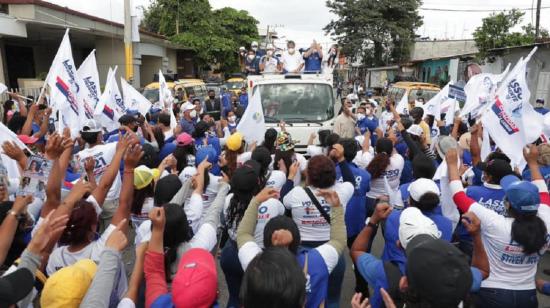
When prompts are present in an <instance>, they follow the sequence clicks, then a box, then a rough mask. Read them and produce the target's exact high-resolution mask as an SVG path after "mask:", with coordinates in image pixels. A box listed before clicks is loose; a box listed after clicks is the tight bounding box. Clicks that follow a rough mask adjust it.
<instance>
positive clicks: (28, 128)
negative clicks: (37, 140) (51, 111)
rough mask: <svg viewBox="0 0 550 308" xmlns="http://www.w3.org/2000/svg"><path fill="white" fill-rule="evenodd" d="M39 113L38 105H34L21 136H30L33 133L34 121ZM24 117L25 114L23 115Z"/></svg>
mask: <svg viewBox="0 0 550 308" xmlns="http://www.w3.org/2000/svg"><path fill="white" fill-rule="evenodd" d="M37 112H38V105H36V104H32V105H31V108H30V110H29V113H28V115H27V119H26V120H25V124H23V128H21V134H22V135H27V136H30V135H31V133H32V121H33V120H34V116H35V114H36V113H37ZM21 115H23V114H21Z"/></svg>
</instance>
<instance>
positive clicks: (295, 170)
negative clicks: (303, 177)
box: [283, 161, 300, 179]
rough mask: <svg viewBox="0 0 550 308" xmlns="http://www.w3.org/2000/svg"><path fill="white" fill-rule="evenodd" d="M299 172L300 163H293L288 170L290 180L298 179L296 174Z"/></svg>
mask: <svg viewBox="0 0 550 308" xmlns="http://www.w3.org/2000/svg"><path fill="white" fill-rule="evenodd" d="M283 165H284V164H283ZM285 168H286V166H285ZM299 170H300V163H299V162H298V161H295V162H293V163H292V165H290V168H289V169H288V178H289V179H294V177H296V174H297V173H298V171H299Z"/></svg>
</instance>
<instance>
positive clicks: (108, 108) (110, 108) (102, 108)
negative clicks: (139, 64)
mask: <svg viewBox="0 0 550 308" xmlns="http://www.w3.org/2000/svg"><path fill="white" fill-rule="evenodd" d="M116 70H117V67H115V69H114V70H109V75H108V76H107V83H106V84H105V90H104V91H103V94H101V97H100V98H99V102H98V103H97V105H96V108H95V112H94V114H95V116H96V120H98V121H99V122H100V123H101V125H102V126H103V127H105V128H106V129H107V130H108V131H113V130H115V129H117V128H118V119H119V118H120V117H121V116H122V115H123V114H124V113H123V112H122V113H121V112H120V110H121V108H120V107H119V104H122V105H124V103H123V102H122V96H121V95H120V91H119V90H118V86H117V84H116V80H115V74H116ZM117 100H120V102H119V103H117ZM124 111H125V109H124Z"/></svg>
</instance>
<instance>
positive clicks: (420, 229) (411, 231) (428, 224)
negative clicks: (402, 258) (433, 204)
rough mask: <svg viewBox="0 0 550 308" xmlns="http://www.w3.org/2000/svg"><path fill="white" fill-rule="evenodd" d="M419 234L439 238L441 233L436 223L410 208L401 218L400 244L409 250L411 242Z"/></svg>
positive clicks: (417, 210) (414, 208)
mask: <svg viewBox="0 0 550 308" xmlns="http://www.w3.org/2000/svg"><path fill="white" fill-rule="evenodd" d="M419 234H426V235H429V236H431V237H432V238H439V237H440V236H441V232H440V231H439V229H437V226H436V225H435V223H434V222H433V221H432V220H431V219H429V218H428V217H426V216H424V214H422V212H421V211H420V210H419V209H418V208H416V207H408V208H406V209H404V210H403V212H402V213H401V216H400V217H399V242H400V243H401V246H403V248H405V249H407V246H408V244H409V242H410V241H411V240H412V239H413V238H414V237H415V236H417V235H419Z"/></svg>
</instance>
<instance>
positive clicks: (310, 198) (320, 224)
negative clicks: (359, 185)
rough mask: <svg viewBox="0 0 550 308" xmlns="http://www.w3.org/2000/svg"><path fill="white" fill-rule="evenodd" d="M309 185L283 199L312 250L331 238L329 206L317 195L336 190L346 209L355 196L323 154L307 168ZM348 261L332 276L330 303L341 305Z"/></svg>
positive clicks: (349, 184)
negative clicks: (339, 178)
mask: <svg viewBox="0 0 550 308" xmlns="http://www.w3.org/2000/svg"><path fill="white" fill-rule="evenodd" d="M306 173H307V179H306V186H305V187H302V186H295V187H294V188H293V189H292V190H291V191H290V192H289V193H288V194H287V195H286V196H285V197H284V198H283V204H284V206H285V208H286V209H287V210H289V211H290V212H291V213H292V219H293V220H294V222H295V223H296V225H298V229H299V230H300V235H301V237H302V247H304V249H313V248H315V247H318V246H320V245H322V244H324V243H326V242H327V241H328V240H329V239H330V226H331V221H330V218H329V216H330V206H328V205H327V203H328V202H327V201H326V200H325V199H324V198H323V197H321V196H318V195H317V193H318V192H319V190H323V189H330V190H334V191H335V192H336V193H337V195H338V197H339V199H340V202H341V204H342V206H343V207H344V210H345V208H346V206H347V204H348V201H349V200H350V199H351V197H352V196H353V192H354V187H353V185H352V184H351V183H348V182H344V183H339V182H336V166H335V165H334V162H333V161H332V160H331V159H330V158H328V157H327V156H324V155H317V156H313V157H312V158H310V159H309V162H308V165H307V171H306ZM344 271H345V262H344V259H343V258H341V260H340V262H339V263H338V266H337V267H336V268H335V270H334V272H333V273H332V274H331V278H330V281H329V295H328V304H329V305H330V304H331V303H332V304H334V303H338V302H339V298H340V289H341V286H342V279H343V277H344V276H343V274H344Z"/></svg>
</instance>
